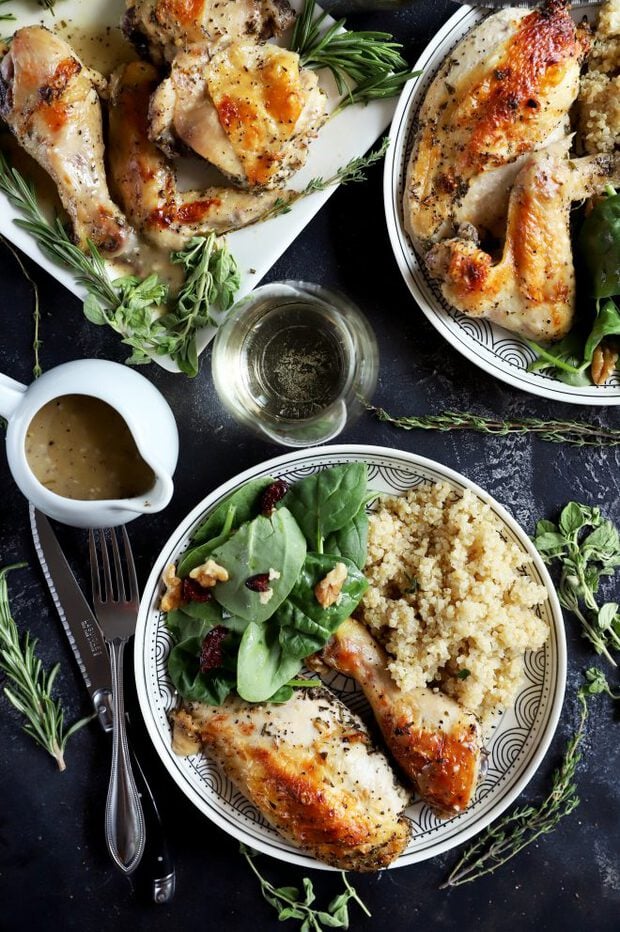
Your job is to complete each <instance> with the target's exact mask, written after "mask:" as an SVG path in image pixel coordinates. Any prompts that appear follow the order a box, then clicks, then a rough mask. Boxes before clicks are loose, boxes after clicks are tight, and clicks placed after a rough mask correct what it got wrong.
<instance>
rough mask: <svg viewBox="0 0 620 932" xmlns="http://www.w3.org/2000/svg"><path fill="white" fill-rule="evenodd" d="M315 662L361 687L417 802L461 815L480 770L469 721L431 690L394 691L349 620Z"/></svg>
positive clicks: (368, 638) (380, 660)
mask: <svg viewBox="0 0 620 932" xmlns="http://www.w3.org/2000/svg"><path fill="white" fill-rule="evenodd" d="M319 657H320V661H321V662H323V663H325V664H327V666H328V667H332V668H333V669H334V670H338V671H339V672H340V673H344V674H345V675H346V676H351V677H353V679H354V680H356V682H357V683H359V685H360V686H361V687H362V689H363V691H364V694H365V696H366V698H367V699H368V701H369V703H370V705H371V707H372V710H373V712H374V715H375V718H376V719H377V723H378V724H379V727H380V728H381V731H382V733H383V737H384V739H385V742H386V744H387V746H388V749H389V751H390V753H391V754H392V756H393V757H394V759H395V760H396V761H397V763H398V764H399V766H400V768H401V770H402V772H403V773H404V774H405V775H406V776H407V777H408V778H409V780H410V781H411V782H412V783H413V785H414V786H415V788H416V789H417V791H418V793H419V794H420V796H421V797H422V799H423V800H424V801H425V802H428V803H430V805H431V806H433V807H434V808H435V809H437V810H438V812H439V813H440V814H441V815H446V816H447V815H454V813H457V812H461V811H462V810H463V809H465V808H466V807H467V806H468V805H469V803H470V802H471V799H472V796H473V794H474V790H475V789H476V782H477V779H478V771H479V767H480V754H481V733H480V726H479V723H478V720H477V718H476V717H475V715H472V713H471V712H467V711H466V710H465V709H463V708H461V706H460V705H459V704H458V703H457V702H455V700H454V699H451V698H450V697H449V696H446V695H444V694H442V693H440V692H434V691H433V690H432V689H428V688H422V689H412V690H410V691H409V692H404V691H403V690H401V689H399V688H398V686H396V684H395V683H394V681H393V679H392V677H391V676H390V674H389V671H388V667H387V664H388V658H387V655H386V653H385V651H384V650H383V648H382V647H380V645H379V644H377V642H376V641H375V640H374V638H373V637H372V635H371V634H370V632H369V631H368V629H367V628H365V627H364V626H363V625H361V624H360V623H359V622H358V621H355V620H354V619H352V618H349V619H347V620H346V621H344V622H343V623H342V624H341V625H340V627H339V628H338V630H337V631H336V633H335V634H334V635H333V636H332V638H331V640H330V641H329V642H328V644H327V646H326V647H325V648H324V649H323V651H322V652H321V654H320V655H319Z"/></svg>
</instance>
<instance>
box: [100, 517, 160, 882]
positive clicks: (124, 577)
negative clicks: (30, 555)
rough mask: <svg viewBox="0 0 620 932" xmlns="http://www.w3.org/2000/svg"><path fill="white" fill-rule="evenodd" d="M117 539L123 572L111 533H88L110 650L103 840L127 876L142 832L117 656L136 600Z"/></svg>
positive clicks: (130, 630)
mask: <svg viewBox="0 0 620 932" xmlns="http://www.w3.org/2000/svg"><path fill="white" fill-rule="evenodd" d="M122 535H123V545H124V548H123V549H124V553H125V568H124V570H123V560H122V558H121V552H120V548H119V545H118V540H117V537H116V533H115V531H114V528H110V529H108V530H105V529H102V530H100V531H99V533H98V537H99V540H98V542H97V532H96V531H93V530H91V531H89V534H88V548H89V554H90V571H91V578H92V587H93V607H94V610H95V616H96V618H97V621H98V622H99V627H100V628H101V631H102V633H103V637H104V639H105V641H106V644H107V645H108V648H109V650H110V665H111V669H112V721H113V727H112V768H111V771H110V784H109V787H108V796H107V800H106V809H105V838H106V843H107V846H108V850H109V852H110V855H111V856H112V859H113V860H114V862H115V863H116V864H117V865H118V867H120V869H121V870H122V871H124V872H125V873H126V874H130V873H131V872H132V871H134V870H135V869H136V867H137V866H138V864H139V863H140V859H141V858H142V854H143V852H144V845H145V840H146V829H145V822H144V813H143V811H142V803H141V802H140V795H139V793H138V789H137V786H136V780H135V777H134V774H133V770H132V767H131V760H130V756H129V745H128V743H127V732H126V729H125V704H124V696H123V653H124V650H125V644H126V643H127V641H128V640H129V638H131V637H132V636H133V634H134V631H135V628H136V620H137V617H138V607H139V601H140V600H139V594H138V580H137V576H136V567H135V563H134V559H133V554H132V552H131V545H130V543H129V537H128V535H127V531H126V530H125V528H124V527H123V529H122ZM108 540H109V542H110V543H109V544H108ZM110 549H111V551H112V560H110Z"/></svg>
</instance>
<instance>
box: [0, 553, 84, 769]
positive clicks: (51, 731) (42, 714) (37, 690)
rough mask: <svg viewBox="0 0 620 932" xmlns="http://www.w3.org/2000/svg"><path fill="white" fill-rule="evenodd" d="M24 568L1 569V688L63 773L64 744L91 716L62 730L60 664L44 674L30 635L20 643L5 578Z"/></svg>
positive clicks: (28, 728)
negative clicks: (57, 695)
mask: <svg viewBox="0 0 620 932" xmlns="http://www.w3.org/2000/svg"><path fill="white" fill-rule="evenodd" d="M24 566H26V564H25V563H14V564H13V565H12V566H6V567H4V569H1V570H0V669H1V670H2V671H3V672H4V673H5V675H6V678H7V680H8V681H9V683H10V686H5V687H4V694H5V696H6V697H7V699H8V700H9V702H11V703H12V704H13V705H14V706H15V708H16V709H17V711H18V712H21V713H22V715H23V716H24V717H25V718H26V720H27V721H26V724H25V725H24V731H25V732H26V734H28V735H30V736H31V737H32V738H34V740H35V741H36V742H37V744H40V745H41V747H44V748H45V750H46V751H47V752H48V753H49V754H51V755H52V757H53V758H54V760H55V761H56V763H57V764H58V769H59V770H64V769H65V766H66V765H65V759H64V752H65V747H66V745H67V741H68V740H69V738H70V737H71V735H72V734H74V733H75V732H76V731H77V730H78V729H79V728H82V726H83V725H85V724H86V723H87V722H89V721H90V720H91V718H92V716H89V717H88V718H83V719H80V721H78V722H75V723H74V724H73V725H71V727H70V728H65V724H64V712H63V709H62V706H61V704H60V701H59V700H58V699H52V696H51V692H52V687H53V685H54V680H55V679H56V675H57V673H58V670H59V669H60V664H58V663H57V664H56V665H55V666H54V667H52V669H51V670H50V671H49V673H46V672H45V670H44V669H43V666H42V664H41V661H40V660H39V658H38V657H37V656H36V654H35V650H36V646H37V641H36V640H35V639H32V638H31V637H30V635H29V634H26V635H25V636H24V639H23V641H20V637H19V631H18V630H17V625H16V624H15V621H14V620H13V618H12V616H11V609H10V605H9V594H8V587H7V582H6V577H7V573H9V572H10V571H11V570H16V569H21V568H22V567H24Z"/></svg>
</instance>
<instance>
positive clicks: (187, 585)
mask: <svg viewBox="0 0 620 932" xmlns="http://www.w3.org/2000/svg"><path fill="white" fill-rule="evenodd" d="M181 595H182V597H183V601H184V602H210V601H211V599H212V598H213V593H212V592H211V590H210V589H205V587H204V586H201V585H200V583H199V582H196V580H195V579H190V578H189V576H187V577H186V578H185V579H184V580H183V586H182V588H181Z"/></svg>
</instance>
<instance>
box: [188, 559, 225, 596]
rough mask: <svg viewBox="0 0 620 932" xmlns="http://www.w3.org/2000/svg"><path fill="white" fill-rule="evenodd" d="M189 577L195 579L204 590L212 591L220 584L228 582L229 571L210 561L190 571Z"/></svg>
mask: <svg viewBox="0 0 620 932" xmlns="http://www.w3.org/2000/svg"><path fill="white" fill-rule="evenodd" d="M189 575H190V579H195V580H196V582H197V583H198V584H199V585H201V586H202V587H203V589H211V588H212V587H213V586H215V584H216V583H218V582H228V570H225V569H224V567H223V566H220V565H219V563H216V562H215V560H210V559H209V560H205V562H204V563H201V564H200V566H196V567H195V568H194V569H193V570H190V574H189Z"/></svg>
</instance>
